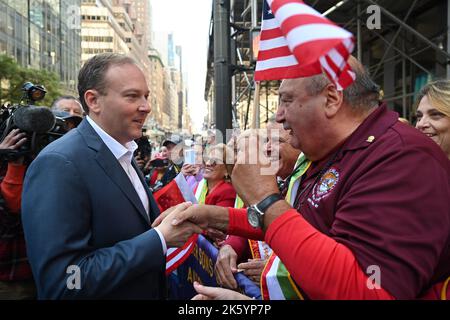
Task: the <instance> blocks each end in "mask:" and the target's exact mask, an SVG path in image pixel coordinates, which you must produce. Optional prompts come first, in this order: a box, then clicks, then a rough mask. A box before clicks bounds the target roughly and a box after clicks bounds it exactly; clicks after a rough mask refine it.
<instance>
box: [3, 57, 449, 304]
mask: <svg viewBox="0 0 450 320" xmlns="http://www.w3.org/2000/svg"><path fill="white" fill-rule="evenodd" d="M349 62H350V64H351V66H352V69H353V70H354V72H355V74H356V79H355V81H354V83H353V84H352V85H351V86H349V87H348V88H346V89H345V90H343V91H341V90H338V89H337V88H336V85H335V84H333V83H332V82H330V81H329V80H328V78H327V77H326V76H325V75H315V76H311V77H304V78H297V79H286V80H284V81H283V82H282V83H281V85H280V88H279V106H278V110H277V113H276V115H275V116H274V118H272V119H271V120H270V121H269V122H268V124H267V129H265V130H249V131H246V132H243V133H242V134H241V135H239V136H237V137H233V139H231V140H230V141H229V142H228V144H224V143H222V142H223V141H214V134H213V133H212V132H211V134H210V135H209V140H208V141H207V144H206V145H204V144H203V143H202V142H199V143H198V142H196V141H191V143H190V144H189V145H186V143H185V141H184V140H183V139H182V138H181V137H180V136H178V135H172V136H171V137H169V138H168V139H166V140H165V141H163V143H162V144H161V146H160V148H159V149H157V150H153V151H152V150H151V146H150V144H149V141H148V139H147V138H145V137H142V127H143V124H144V121H145V119H146V117H147V115H148V114H149V112H150V111H151V110H150V107H149V104H148V102H147V98H148V95H149V91H148V87H147V82H146V80H145V75H144V74H143V72H142V71H141V69H140V68H139V67H138V65H137V64H136V63H135V61H134V60H133V59H131V58H129V57H127V56H124V55H119V54H100V55H97V56H94V57H93V58H91V59H89V60H88V61H87V62H86V63H85V64H84V66H83V67H82V69H81V70H80V72H79V78H78V91H79V99H76V98H75V97H71V96H62V97H60V98H58V99H57V100H55V102H54V103H53V105H52V112H53V113H54V115H55V116H56V117H58V118H60V119H63V120H64V123H65V124H66V130H67V133H66V134H65V135H64V136H63V137H61V138H59V139H58V140H56V141H55V142H52V143H51V144H49V145H48V146H47V147H46V148H45V149H44V150H43V151H41V152H40V153H39V154H38V155H37V156H36V157H35V158H33V160H32V161H31V163H30V164H28V163H27V164H25V163H24V162H23V159H22V158H20V157H19V158H17V159H13V160H11V159H8V160H5V161H3V162H4V163H3V166H2V177H3V178H2V181H1V184H0V191H1V202H0V231H1V234H0V236H1V238H0V259H1V261H0V299H34V298H39V299H167V298H168V296H167V292H168V288H167V277H166V275H165V262H166V259H165V256H166V253H167V250H168V248H170V247H180V246H182V245H183V244H184V243H185V242H186V240H187V239H188V238H189V237H190V236H191V235H193V234H195V233H202V234H204V235H205V236H206V238H207V239H208V240H210V241H211V243H213V244H214V245H215V246H216V247H217V249H218V252H219V253H218V258H217V261H216V264H215V277H216V279H217V283H218V284H219V285H220V287H207V286H204V285H201V284H199V283H195V284H194V287H195V289H196V290H197V292H198V295H197V296H195V297H194V299H248V298H252V297H247V296H244V295H243V294H241V293H239V292H238V283H237V281H236V279H235V274H236V273H238V272H241V273H243V274H245V275H246V276H247V277H248V278H249V279H250V280H252V281H253V282H254V283H255V284H256V285H257V286H259V287H260V290H261V296H262V297H263V298H264V299H268V300H279V299H289V300H292V299H448V297H450V285H449V282H450V203H449V201H448V199H449V198H450V81H449V80H438V81H434V82H431V83H429V84H427V85H426V86H425V87H424V88H423V89H422V90H421V92H420V94H419V96H418V97H417V105H416V106H415V109H416V117H417V121H416V124H415V128H414V127H413V126H411V125H409V124H408V123H405V122H404V121H402V120H401V119H399V116H398V114H397V113H395V112H393V111H391V110H389V109H388V108H387V106H386V105H385V104H384V103H383V101H381V100H380V95H379V92H380V88H379V86H378V85H376V84H375V83H374V82H373V81H372V79H371V78H370V76H369V74H368V73H367V71H366V70H365V69H364V67H363V66H362V65H361V63H360V62H359V61H357V60H356V59H354V58H351V59H350V60H349ZM125 73H126V74H127V75H128V76H127V81H123V79H122V77H121V75H122V74H125ZM27 139H28V138H27V136H26V134H25V133H24V132H20V131H19V130H17V129H15V130H13V131H11V132H10V133H9V134H8V135H7V136H6V138H4V139H3V141H1V143H0V149H2V150H3V149H11V150H18V149H20V148H21V146H23V145H24V144H25V143H26V142H27ZM225 142H226V141H225ZM255 142H256V143H255ZM186 150H192V151H193V152H194V157H193V159H194V160H193V161H192V159H189V160H188V157H186V153H185V151H186ZM254 154H258V155H263V157H261V159H259V158H258V161H257V162H256V163H249V159H250V158H252V155H254ZM230 159H231V161H230ZM274 163H276V170H275V171H274V172H269V171H267V170H265V169H267V167H268V166H271V165H273V164H274ZM267 172H269V173H267ZM178 175H182V176H183V177H184V178H185V179H186V182H187V185H188V186H189V188H190V189H191V191H192V193H193V194H194V195H195V198H196V199H197V202H198V204H196V205H193V204H192V203H189V202H185V203H181V204H179V205H177V206H174V207H172V208H169V209H167V210H166V211H164V212H160V210H159V207H158V204H157V203H156V201H155V200H154V198H153V193H156V192H158V191H159V190H161V189H162V188H163V187H164V186H166V185H167V184H169V183H170V182H171V181H172V180H174V179H175V177H177V176H178ZM69 280H71V281H72V280H73V281H74V286H69V285H68V283H69ZM74 287H75V289H74Z"/></svg>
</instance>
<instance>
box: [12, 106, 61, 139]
mask: <svg viewBox="0 0 450 320" xmlns="http://www.w3.org/2000/svg"><path fill="white" fill-rule="evenodd" d="M13 121H14V123H15V124H16V126H17V127H18V128H19V129H20V130H22V131H26V132H36V133H38V134H42V133H46V132H48V131H50V130H51V129H52V128H53V127H54V125H55V123H56V119H55V116H54V115H53V113H52V112H51V111H50V109H49V108H46V107H37V106H28V107H21V108H18V109H17V110H16V111H14V113H13Z"/></svg>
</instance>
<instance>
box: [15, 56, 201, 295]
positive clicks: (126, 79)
mask: <svg viewBox="0 0 450 320" xmlns="http://www.w3.org/2000/svg"><path fill="white" fill-rule="evenodd" d="M78 82H79V84H78V91H79V95H80V101H81V103H82V106H83V109H84V111H85V112H86V114H87V116H86V118H85V119H84V120H83V121H82V122H81V124H80V125H79V126H78V127H77V129H74V130H72V131H71V132H69V133H68V134H66V135H65V136H63V137H62V138H60V139H59V140H57V141H55V142H54V143H52V144H50V145H49V146H47V147H46V148H45V149H44V150H43V151H42V152H41V153H40V154H39V156H38V157H37V158H36V159H35V160H34V161H33V162H32V164H31V166H30V168H29V170H28V172H27V174H26V178H25V183H24V189H23V199H22V210H23V211H22V216H23V224H24V230H25V237H26V241H27V247H28V256H29V260H30V264H31V267H32V271H33V275H34V278H35V281H36V285H37V288H38V297H39V298H40V299H98V298H105V299H164V298H165V297H166V278H165V253H166V251H167V247H174V246H181V245H182V244H183V243H184V242H185V240H186V239H187V238H188V237H189V236H190V235H192V233H194V232H197V233H199V232H201V230H200V229H199V228H198V227H196V226H194V225H192V224H186V225H184V226H182V227H181V228H178V227H173V226H171V224H170V222H169V223H166V224H165V225H161V226H158V227H157V228H153V229H152V228H151V226H150V225H151V223H152V221H153V220H154V219H155V218H156V216H158V215H159V211H158V207H157V205H156V203H155V200H154V199H153V197H152V195H151V193H150V192H149V189H148V188H147V186H146V184H145V182H144V179H143V176H142V174H141V173H140V171H139V170H138V168H137V166H136V163H135V162H134V160H133V152H134V150H135V149H136V147H137V146H136V144H135V142H134V141H133V140H134V139H137V138H139V137H140V136H141V134H142V126H143V124H144V121H145V118H146V116H147V115H148V113H149V112H150V108H149V105H148V102H147V98H148V95H149V90H148V87H147V82H146V80H145V77H144V74H143V73H142V71H141V70H140V68H139V67H138V66H137V65H136V64H135V62H134V61H133V60H132V59H131V58H129V57H126V56H123V55H118V54H101V55H97V56H94V57H93V58H91V59H90V60H88V61H87V62H86V64H85V65H84V66H83V67H82V69H81V70H80V73H79V76H78ZM188 205H189V204H182V205H179V206H178V207H176V208H175V209H169V210H173V211H174V212H177V211H179V210H181V209H182V208H183V207H186V206H188Z"/></svg>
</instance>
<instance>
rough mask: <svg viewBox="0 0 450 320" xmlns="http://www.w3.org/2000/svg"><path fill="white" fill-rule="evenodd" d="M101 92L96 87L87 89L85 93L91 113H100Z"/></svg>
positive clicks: (85, 99)
mask: <svg viewBox="0 0 450 320" xmlns="http://www.w3.org/2000/svg"><path fill="white" fill-rule="evenodd" d="M99 98H100V94H99V92H98V91H97V90H95V89H90V90H86V92H85V93H84V101H86V104H87V106H88V107H89V113H91V112H92V113H94V114H96V113H98V112H99V111H100V104H99Z"/></svg>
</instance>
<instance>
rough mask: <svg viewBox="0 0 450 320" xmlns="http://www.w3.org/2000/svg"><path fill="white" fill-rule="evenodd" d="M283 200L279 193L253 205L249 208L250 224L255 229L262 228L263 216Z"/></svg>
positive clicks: (248, 217)
mask: <svg viewBox="0 0 450 320" xmlns="http://www.w3.org/2000/svg"><path fill="white" fill-rule="evenodd" d="M279 200H283V198H282V197H281V195H280V194H279V193H273V194H271V195H270V196H268V197H266V198H264V199H263V200H262V201H260V202H259V203H257V204H253V205H251V206H249V207H248V208H247V219H248V223H249V224H250V225H251V226H252V227H253V228H261V227H262V225H263V215H264V213H265V212H266V210H267V209H269V207H270V206H271V205H272V204H274V203H275V202H277V201H279Z"/></svg>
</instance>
